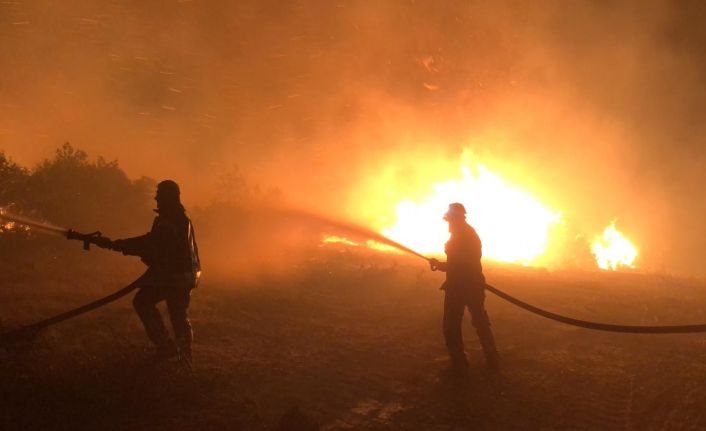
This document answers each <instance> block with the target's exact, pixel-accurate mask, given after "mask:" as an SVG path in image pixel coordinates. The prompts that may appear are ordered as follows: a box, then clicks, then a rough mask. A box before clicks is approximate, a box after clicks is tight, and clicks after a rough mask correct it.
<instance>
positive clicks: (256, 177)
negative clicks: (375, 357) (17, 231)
mask: <svg viewBox="0 0 706 431" xmlns="http://www.w3.org/2000/svg"><path fill="white" fill-rule="evenodd" d="M705 19H706V6H703V5H702V3H701V2H696V1H694V2H687V1H684V2H659V1H653V2H646V1H635V2H619V3H613V2H600V1H571V2H565V1H555V2H551V1H545V2H485V1H477V2H475V1H471V2H468V1H448V2H437V1H389V2H387V1H386V2H370V1H359V2H355V1H338V2H330V1H300V2H281V1H238V2H230V1H153V2H138V1H131V2H118V1H100V0H96V1H93V0H91V1H64V2H52V1H34V2H24V1H17V2H3V3H0V40H2V45H0V64H2V66H3V73H2V80H0V95H1V98H0V148H2V149H4V150H5V151H6V152H7V154H8V155H10V156H11V157H13V158H14V159H15V160H16V161H18V162H20V163H22V164H32V163H36V162H38V161H39V160H40V159H42V158H43V157H46V156H47V154H50V152H51V151H53V149H54V148H56V147H57V145H59V144H61V143H62V142H64V141H67V140H68V141H70V142H72V144H74V145H76V146H77V147H79V148H82V149H84V150H87V151H88V152H89V153H91V154H94V155H95V154H98V155H102V156H104V157H106V158H108V159H117V160H119V162H120V165H121V166H122V167H123V168H125V169H126V171H127V172H128V173H129V174H130V175H131V176H133V177H139V176H142V175H147V176H150V177H154V178H164V177H172V178H175V179H177V180H178V181H179V182H180V183H181V184H182V187H183V190H184V196H185V199H186V201H187V204H191V205H193V204H197V203H204V202H208V201H209V200H211V199H213V198H214V196H216V195H218V194H219V193H224V192H223V190H222V188H221V187H220V186H222V185H223V184H222V179H223V178H224V176H225V177H227V176H228V173H229V172H233V171H237V172H239V173H242V174H243V175H244V176H245V177H246V178H248V179H249V181H252V183H257V184H261V185H262V186H265V187H279V188H280V189H281V190H282V191H283V193H284V194H285V195H286V196H287V198H288V199H290V200H291V201H294V202H297V203H298V204H299V205H301V206H304V207H316V208H327V211H326V213H328V214H338V215H346V216H347V218H352V219H358V220H362V221H364V222H373V221H379V220H378V219H380V218H385V217H389V216H390V212H391V211H392V210H393V209H394V208H393V207H391V206H389V205H388V206H380V207H379V213H374V211H373V212H371V211H370V210H369V208H370V206H365V207H366V208H368V209H367V210H362V209H361V207H363V206H364V205H362V204H361V201H362V200H370V201H371V202H378V201H379V202H385V201H386V200H389V198H390V197H393V198H402V197H410V198H414V197H419V196H421V195H423V194H424V193H427V192H429V190H430V189H429V187H430V184H429V182H430V181H442V180H444V179H445V178H429V177H428V175H426V174H425V172H428V168H429V164H430V163H436V162H437V161H439V163H443V162H442V160H443V161H446V162H448V161H456V160H460V156H461V153H462V151H463V150H464V149H471V150H472V151H473V153H474V154H478V155H479V157H482V158H485V159H487V160H496V161H501V163H502V165H503V166H506V167H507V166H510V167H511V169H507V170H505V171H503V174H504V175H506V176H508V179H509V180H513V179H514V180H517V181H522V182H524V183H526V184H527V186H528V187H529V188H530V189H531V190H534V191H536V192H537V193H538V194H539V195H541V196H542V197H543V199H544V200H545V201H546V202H547V203H548V204H549V205H551V206H552V207H554V208H556V209H557V210H559V211H561V212H562V214H563V216H564V218H565V219H566V220H567V222H568V223H570V224H571V226H572V227H571V229H570V236H572V237H576V238H578V239H577V241H584V239H585V237H587V236H589V235H594V234H597V233H598V232H600V231H601V230H602V229H603V227H605V226H606V225H607V224H608V223H609V222H610V221H611V220H613V219H615V218H617V220H618V227H619V228H620V229H621V230H622V231H624V232H625V233H626V235H627V236H628V237H630V238H634V239H635V242H636V243H637V244H638V247H639V248H640V251H641V259H642V260H641V261H640V262H639V263H640V265H641V266H643V267H646V268H650V269H654V270H665V271H668V272H675V273H684V274H693V275H699V276H703V275H706V273H704V269H703V265H702V264H701V262H702V259H703V251H702V250H703V249H704V246H706V239H705V238H706V227H705V225H704V223H703V221H702V220H703V216H702V214H703V213H704V210H706V204H705V203H704V199H703V196H704V194H703V192H702V190H701V187H702V184H704V183H705V180H706V169H704V168H705V167H706V145H704V142H703V131H704V130H703V129H704V126H703V121H702V118H703V115H704V113H705V111H706V88H705V87H704V76H706V59H705V58H704V56H703V54H702V47H703V46H704V44H705V43H706V30H704V27H703V25H702V23H703V22H705V21H704V20H705ZM453 174H456V173H455V172H454V173H453ZM381 177H383V180H381V181H371V179H379V178H381ZM415 179H416V180H415ZM225 193H227V192H225ZM471 206H472V203H471ZM582 238H584V239H582Z"/></svg>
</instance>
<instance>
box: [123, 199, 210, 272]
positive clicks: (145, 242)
mask: <svg viewBox="0 0 706 431" xmlns="http://www.w3.org/2000/svg"><path fill="white" fill-rule="evenodd" d="M113 248H114V249H115V250H117V251H121V252H122V253H123V254H125V255H129V256H140V258H142V261H143V262H144V263H145V264H146V265H147V266H149V267H150V269H154V270H158V271H160V272H168V273H194V274H195V273H197V272H199V271H200V270H201V262H200V260H199V250H198V247H197V245H196V238H195V236H194V227H193V225H192V224H191V220H189V218H188V217H187V216H186V213H184V212H183V211H175V212H173V213H171V214H168V215H163V214H160V215H158V216H157V217H155V219H154V222H153V223H152V229H151V230H150V231H149V232H148V233H146V234H145V235H142V236H137V237H134V238H127V239H119V240H116V241H114V243H113Z"/></svg>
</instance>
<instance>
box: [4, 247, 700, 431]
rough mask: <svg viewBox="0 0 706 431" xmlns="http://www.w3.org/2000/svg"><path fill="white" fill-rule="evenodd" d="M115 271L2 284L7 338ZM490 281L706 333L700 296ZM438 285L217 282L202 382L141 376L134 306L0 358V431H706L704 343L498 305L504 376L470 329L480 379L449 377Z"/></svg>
mask: <svg viewBox="0 0 706 431" xmlns="http://www.w3.org/2000/svg"><path fill="white" fill-rule="evenodd" d="M372 262H376V263H375V264H372ZM121 265H122V266H121ZM116 267H117V268H123V269H115V270H113V271H110V272H109V273H108V274H105V273H99V272H98V271H95V270H91V269H90V268H88V269H85V270H84V271H82V272H74V271H70V273H69V271H63V270H62V269H61V268H59V267H57V268H36V267H32V268H24V269H22V270H20V269H18V270H8V269H7V268H5V270H4V271H3V272H2V275H0V313H1V314H0V316H1V318H2V320H1V321H0V323H1V324H2V325H3V326H4V327H6V328H7V327H12V326H14V325H16V324H18V323H20V322H29V321H32V320H35V319H37V318H39V317H43V316H46V315H48V314H51V313H53V312H57V311H63V309H65V308H69V307H71V306H73V305H76V304H80V303H82V302H86V301H88V300H90V299H92V298H95V297H98V296H100V295H102V294H107V293H108V292H110V291H112V290H117V288H119V287H120V286H121V285H122V284H126V283H127V282H129V281H130V280H131V277H134V276H136V275H138V274H139V268H138V267H137V266H134V265H133V266H129V265H128V266H126V265H125V264H124V263H123V264H121V263H120V262H119V261H116ZM47 273H50V274H54V275H52V276H47V275H42V274H47ZM486 273H487V277H488V280H489V282H491V284H494V285H495V286H497V287H499V288H501V289H504V290H505V291H507V292H509V293H511V294H515V295H517V296H518V297H520V298H522V299H525V300H527V301H529V302H531V303H533V304H536V305H539V306H543V307H546V308H548V309H550V310H552V311H556V312H561V313H564V314H568V315H571V316H574V317H579V318H588V319H597V320H602V321H609V322H614V323H632V324H658V323H663V324H670V323H673V324H676V323H697V322H702V321H706V290H705V289H706V283H704V282H703V281H699V280H686V279H677V278H671V277H666V276H657V275H639V274H611V273H598V272H546V271H542V270H528V269H518V268H493V267H491V268H487V270H486ZM440 280H441V275H440V274H437V273H431V272H429V271H428V269H427V267H426V265H425V264H424V262H421V261H417V260H414V259H412V258H407V257H400V256H381V255H375V256H374V259H373V256H361V255H354V254H352V253H350V252H347V251H336V250H333V249H332V250H330V251H322V252H321V253H320V254H319V255H317V256H316V257H313V258H312V259H311V260H309V261H308V262H306V263H305V264H302V265H300V266H299V267H298V268H293V270H292V272H291V273H290V274H289V275H286V276H282V275H268V274H266V273H264V274H260V275H259V276H257V277H254V278H250V280H249V281H247V282H243V281H236V279H233V280H230V281H229V280H228V278H225V277H224V278H220V279H217V278H216V277H213V276H212V277H209V276H208V275H207V276H206V277H205V278H204V281H203V283H202V285H201V286H200V287H199V288H198V289H197V290H196V291H195V292H194V296H193V302H192V317H193V323H194V326H195V331H196V343H195V354H194V361H195V363H194V368H193V369H192V370H189V369H187V368H185V367H183V366H180V365H178V364H163V365H161V366H155V365H151V364H150V363H149V362H148V361H146V360H145V353H144V351H143V348H144V347H145V345H146V340H145V337H144V335H143V333H142V330H141V327H140V326H139V322H138V320H137V317H136V316H135V315H134V313H133V312H132V310H131V309H130V301H129V300H128V299H124V300H122V301H120V302H118V303H116V304H112V305H110V306H108V307H106V308H104V309H101V310H98V311H96V312H93V313H91V314H90V315H86V316H82V317H80V318H77V319H74V320H72V321H69V322H65V323H63V324H61V325H59V326H56V327H55V328H52V329H50V330H47V331H46V332H44V333H43V335H42V336H41V337H40V338H39V339H37V340H35V341H34V342H33V343H31V344H27V345H21V346H16V347H14V348H13V349H11V350H4V351H0V381H1V382H2V384H1V385H0V400H2V401H1V404H0V429H2V430H34V429H37V430H39V429H41V430H62V429H67V430H68V429H71V430H76V429H101V430H210V429H227V430H241V429H242V430H261V429H262V430H268V429H271V430H276V429H294V427H295V425H296V424H295V422H296V421H295V420H288V419H287V418H286V417H284V416H285V413H287V412H291V411H292V409H297V410H298V411H299V412H301V413H302V415H304V416H305V417H307V418H308V419H309V420H310V421H313V422H316V423H317V424H318V425H319V426H320V427H321V429H324V430H348V429H350V430H378V429H389V430H467V429H468V430H471V429H472V430H476V429H478V430H498V429H500V430H504V429H507V430H518V429H527V430H533V429H539V430H693V429H706V386H705V385H704V376H706V335H672V336H670V335H625V334H610V333H601V332H593V331H588V330H583V329H578V328H572V327H569V326H565V325H562V324H558V323H553V322H551V321H547V320H544V319H542V318H540V317H536V316H534V315H531V314H529V313H527V312H525V311H522V310H519V309H516V308H514V307H513V306H511V305H509V304H507V303H504V302H502V301H501V300H500V299H498V298H496V297H493V296H492V295H490V296H489V297H488V302H487V307H488V310H489V312H490V315H491V319H492V321H493V324H494V329H495V332H496V337H497V341H498V345H499V349H500V353H501V355H502V372H501V373H500V374H499V375H495V374H492V373H490V372H488V371H486V370H485V369H484V367H483V363H482V358H481V352H480V351H479V350H478V345H477V340H476V338H475V336H474V334H473V333H472V331H471V327H470V323H469V321H468V320H466V324H465V326H464V330H465V335H466V347H467V350H468V352H469V356H470V360H471V365H472V373H471V379H470V381H469V382H465V383H453V382H448V381H446V380H444V379H442V378H440V375H441V373H440V371H441V370H442V369H443V368H444V366H445V364H446V362H445V352H444V346H443V340H442V337H441V332H440V320H441V304H442V293H441V292H440V291H439V290H437V287H438V285H439V284H440ZM283 417H284V418H283Z"/></svg>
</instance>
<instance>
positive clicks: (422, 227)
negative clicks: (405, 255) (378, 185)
mask: <svg viewBox="0 0 706 431" xmlns="http://www.w3.org/2000/svg"><path fill="white" fill-rule="evenodd" d="M475 171H476V172H475V174H473V173H471V170H470V169H468V168H467V167H463V168H462V172H463V177H462V179H460V180H457V181H446V182H440V183H435V184H434V185H433V190H434V192H433V193H432V194H431V195H430V196H428V197H427V198H426V199H424V200H423V201H422V202H413V201H410V200H404V201H402V202H400V203H399V204H398V205H397V209H396V213H397V221H396V223H395V224H394V225H393V226H390V227H388V228H386V229H383V231H382V232H383V234H384V235H385V236H388V237H390V238H392V239H393V240H395V241H398V242H400V243H402V244H405V245H407V246H409V247H410V248H412V249H415V250H417V251H419V252H421V253H429V254H437V255H439V254H442V253H443V251H444V243H445V242H446V240H447V239H448V237H449V233H448V226H447V223H446V222H445V221H443V220H442V216H443V214H444V212H445V211H446V209H447V207H448V205H449V203H451V202H461V203H463V204H464V205H465V206H466V208H467V210H468V221H469V223H470V224H471V225H472V226H474V227H475V229H476V230H477V232H478V234H479V236H480V237H481V240H482V241H483V255H484V257H486V258H488V259H491V260H495V261H500V262H511V263H520V264H523V265H530V264H532V263H533V262H534V261H535V260H536V259H537V258H538V257H539V256H541V255H542V254H543V253H544V252H545V250H546V248H547V244H548V241H549V234H550V230H551V228H552V226H553V225H555V224H557V223H559V222H560V220H561V216H560V214H559V213H558V212H555V211H553V210H551V209H549V208H547V207H546V206H545V205H544V204H542V203H541V202H539V201H538V200H537V199H535V198H534V197H532V196H531V195H530V194H529V193H527V192H525V191H523V190H521V189H520V188H518V187H514V186H512V185H509V184H507V183H506V182H505V181H504V180H503V179H502V178H500V177H499V176H498V175H495V174H494V173H492V172H490V171H489V170H488V169H486V168H485V167H484V166H483V165H477V167H476V169H475Z"/></svg>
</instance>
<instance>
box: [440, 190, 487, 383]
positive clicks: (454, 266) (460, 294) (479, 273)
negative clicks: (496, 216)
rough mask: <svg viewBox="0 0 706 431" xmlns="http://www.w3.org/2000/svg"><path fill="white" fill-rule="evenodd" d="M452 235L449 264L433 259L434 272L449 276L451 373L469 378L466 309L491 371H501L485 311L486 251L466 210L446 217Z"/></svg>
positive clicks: (454, 209) (455, 207) (455, 206)
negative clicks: (483, 260) (464, 330)
mask: <svg viewBox="0 0 706 431" xmlns="http://www.w3.org/2000/svg"><path fill="white" fill-rule="evenodd" d="M444 220H446V221H447V222H448V223H449V233H450V234H451V236H450V238H449V240H448V242H447V243H446V247H445V250H446V256H447V261H446V262H440V261H438V260H437V259H430V261H429V263H430V265H431V270H432V271H437V270H439V271H443V272H445V273H446V281H445V282H444V284H443V286H442V289H443V290H444V291H445V296H444V322H443V329H444V339H445V341H446V348H447V349H448V351H449V356H450V359H451V371H452V372H454V373H458V374H465V373H466V372H467V370H468V360H467V359H466V354H465V352H464V350H463V338H462V335H461V324H462V322H463V314H464V310H465V308H466V307H468V311H469V312H470V313H471V322H472V323H473V327H475V329H476V333H477V334H478V338H479V339H480V344H481V346H482V347H483V352H484V353H485V358H486V361H487V364H488V367H490V368H491V369H497V368H498V365H499V364H498V352H497V350H496V348H495V339H494V337H493V332H492V331H491V329H490V320H489V319H488V313H487V312H486V311H485V306H484V302H485V277H484V276H483V268H482V267H481V262H480V261H481V256H482V247H481V241H480V238H479V237H478V234H477V233H476V231H475V229H473V227H471V225H469V224H468V223H467V222H466V208H464V206H463V205H462V204H460V203H452V204H451V205H449V209H448V211H447V212H446V214H445V215H444Z"/></svg>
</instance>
